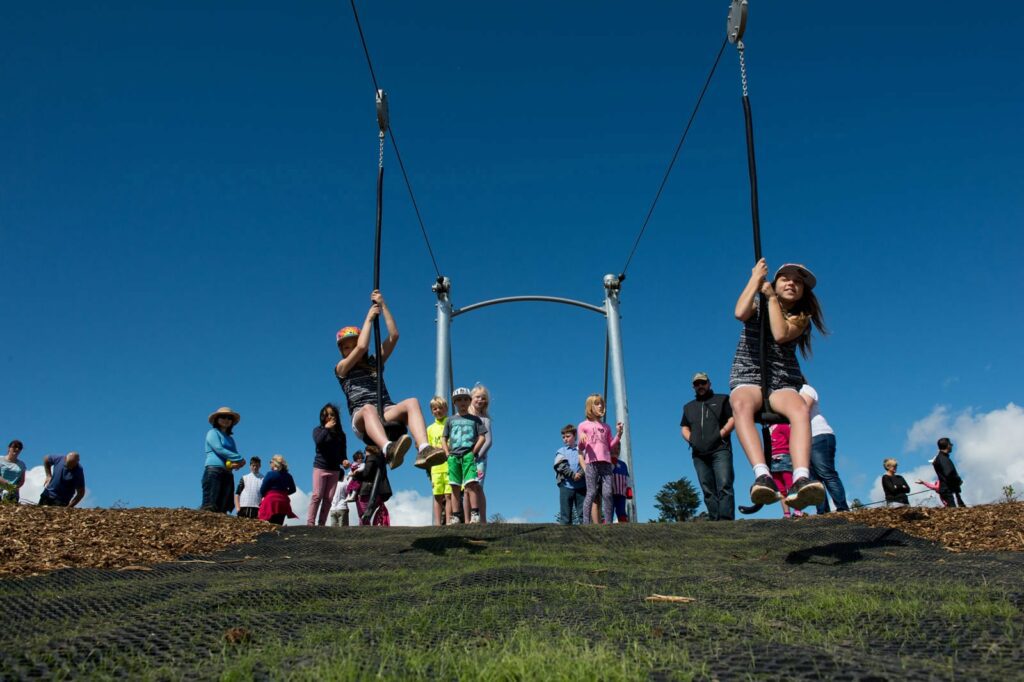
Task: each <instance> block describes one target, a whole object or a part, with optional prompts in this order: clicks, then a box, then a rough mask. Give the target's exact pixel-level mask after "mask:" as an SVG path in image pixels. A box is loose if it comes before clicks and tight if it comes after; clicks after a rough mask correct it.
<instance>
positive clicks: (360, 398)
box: [335, 355, 394, 414]
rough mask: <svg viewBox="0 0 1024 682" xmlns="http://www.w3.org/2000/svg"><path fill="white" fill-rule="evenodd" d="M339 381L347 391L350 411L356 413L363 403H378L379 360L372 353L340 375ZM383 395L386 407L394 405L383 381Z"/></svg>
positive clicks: (344, 390) (345, 391) (342, 388)
mask: <svg viewBox="0 0 1024 682" xmlns="http://www.w3.org/2000/svg"><path fill="white" fill-rule="evenodd" d="M335 376H336V377H337V379H338V383H339V384H340V385H341V390H342V391H343V392H344V393H345V399H346V400H347V401H348V413H349V414H355V411H356V410H358V409H359V408H360V407H362V406H363V405H376V404H377V361H376V360H375V359H374V357H373V356H372V355H367V356H366V357H365V358H363V359H362V360H360V361H359V362H357V363H356V365H355V367H353V368H352V369H350V370H349V371H348V374H346V375H345V376H343V377H342V376H338V375H337V373H335ZM381 397H382V398H383V400H384V407H388V406H390V405H394V403H393V402H391V396H390V395H388V387H387V386H385V385H384V382H383V380H382V381H381Z"/></svg>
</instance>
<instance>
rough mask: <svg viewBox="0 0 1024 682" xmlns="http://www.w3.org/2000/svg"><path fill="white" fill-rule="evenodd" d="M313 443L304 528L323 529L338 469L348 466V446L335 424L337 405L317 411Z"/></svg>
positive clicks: (338, 423)
mask: <svg viewBox="0 0 1024 682" xmlns="http://www.w3.org/2000/svg"><path fill="white" fill-rule="evenodd" d="M313 443H315V444H316V457H314V458H313V491H312V494H311V495H310V500H309V511H308V512H307V514H306V525H307V526H312V525H314V524H316V525H318V526H323V525H326V524H327V515H328V514H329V513H330V511H331V502H332V501H333V499H334V491H335V490H336V489H337V488H338V478H339V477H340V476H341V469H342V467H343V466H345V465H346V464H348V462H346V461H345V451H346V449H347V448H348V443H347V442H346V440H345V432H344V431H342V430H341V423H340V421H339V420H338V407H337V405H332V404H331V403H327V404H326V405H324V406H323V407H322V408H321V409H320V426H317V427H316V428H314V429H313Z"/></svg>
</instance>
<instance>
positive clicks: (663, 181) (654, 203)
mask: <svg viewBox="0 0 1024 682" xmlns="http://www.w3.org/2000/svg"><path fill="white" fill-rule="evenodd" d="M728 42H729V39H728V38H726V39H724V40H722V47H720V48H718V56H716V57H715V63H714V64H712V65H711V71H709V72H708V77H707V78H706V79H705V80H704V87H703V88H701V91H700V95H698V96H697V103H696V104H694V106H693V113H691V114H690V120H689V121H687V122H686V128H685V129H684V130H683V135H682V137H680V138H679V144H677V145H676V151H675V153H674V154H672V160H671V161H670V162H669V164H668V168H667V169H665V176H664V177H663V178H662V179H661V185H659V186H658V191H657V193H656V194H655V195H654V201H652V202H651V208H650V209H649V210H648V211H647V217H646V218H644V224H643V225H642V226H641V227H640V232H639V233H638V234H637V236H636V240H635V241H634V242H633V250H632V251H630V252H629V258H627V259H626V264H625V265H624V266H622V274H621V275H620V277H621V278H623V279H625V277H626V270H628V269H629V264H630V262H631V261H632V260H633V254H635V253H636V249H637V247H638V246H639V245H640V239H641V238H642V237H643V236H644V231H645V230H646V229H647V224H648V223H649V222H651V216H652V215H654V207H655V206H657V205H658V199H660V198H661V192H662V190H664V189H665V185H666V184H667V183H668V178H669V175H671V174H672V167H673V166H674V165H675V163H676V159H678V158H679V152H680V150H682V148H683V143H684V142H686V135H687V133H689V132H690V126H692V125H693V121H694V119H695V118H696V117H697V111H698V110H699V109H700V104H701V102H702V101H704V93H706V92H707V91H708V86H709V85H711V78H712V77H713V76H714V75H715V70H716V69H717V68H718V62H720V61H721V59H722V53H723V52H725V46H726V45H727V44H728Z"/></svg>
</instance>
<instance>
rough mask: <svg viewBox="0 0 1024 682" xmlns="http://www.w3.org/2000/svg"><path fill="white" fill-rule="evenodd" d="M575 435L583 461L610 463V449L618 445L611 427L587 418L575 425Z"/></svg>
mask: <svg viewBox="0 0 1024 682" xmlns="http://www.w3.org/2000/svg"><path fill="white" fill-rule="evenodd" d="M577 435H578V437H579V441H580V446H579V448H580V454H581V455H583V461H584V462H586V463H588V464H589V463H590V462H608V463H609V464H611V463H612V450H617V449H618V447H619V437H618V436H615V438H612V430H611V428H610V427H609V426H608V425H607V424H605V423H602V422H592V421H590V420H589V419H588V420H586V421H584V422H580V425H579V427H577Z"/></svg>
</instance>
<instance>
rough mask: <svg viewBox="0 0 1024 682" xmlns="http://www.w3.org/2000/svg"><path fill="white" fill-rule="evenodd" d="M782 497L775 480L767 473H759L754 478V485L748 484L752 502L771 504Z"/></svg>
mask: <svg viewBox="0 0 1024 682" xmlns="http://www.w3.org/2000/svg"><path fill="white" fill-rule="evenodd" d="M781 499H782V495H781V494H780V493H779V489H778V488H777V487H776V486H775V481H773V480H772V477H771V476H768V475H767V474H761V475H760V476H758V477H757V478H755V479H754V485H752V486H750V501H751V502H753V503H754V504H760V505H765V504H773V503H775V502H778V501H779V500H781Z"/></svg>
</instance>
